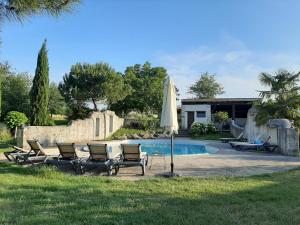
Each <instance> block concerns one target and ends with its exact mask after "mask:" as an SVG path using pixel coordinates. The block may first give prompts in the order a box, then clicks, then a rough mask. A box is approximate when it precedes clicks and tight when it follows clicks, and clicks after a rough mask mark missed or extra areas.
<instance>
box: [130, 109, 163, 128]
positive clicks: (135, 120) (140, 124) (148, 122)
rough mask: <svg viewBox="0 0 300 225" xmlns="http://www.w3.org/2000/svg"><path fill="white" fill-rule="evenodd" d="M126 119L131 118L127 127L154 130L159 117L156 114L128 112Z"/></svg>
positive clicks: (157, 125) (157, 126)
mask: <svg viewBox="0 0 300 225" xmlns="http://www.w3.org/2000/svg"><path fill="white" fill-rule="evenodd" d="M127 119H130V120H132V121H131V122H130V123H129V124H128V125H127V128H131V129H141V130H156V129H157V128H159V118H158V116H157V115H156V114H140V113H130V114H129V115H128V117H127Z"/></svg>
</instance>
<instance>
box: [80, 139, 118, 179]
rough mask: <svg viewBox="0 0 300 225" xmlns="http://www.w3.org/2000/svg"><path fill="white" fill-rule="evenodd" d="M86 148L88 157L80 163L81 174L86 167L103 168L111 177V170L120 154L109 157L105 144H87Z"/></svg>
mask: <svg viewBox="0 0 300 225" xmlns="http://www.w3.org/2000/svg"><path fill="white" fill-rule="evenodd" d="M87 146H88V150H89V153H90V155H89V157H88V158H87V159H86V160H81V161H80V165H81V173H84V172H85V170H86V168H87V167H88V166H102V167H103V166H104V167H105V168H106V170H107V172H108V175H109V176H110V175H112V169H113V168H114V167H115V164H116V163H117V161H118V158H120V154H117V155H115V156H114V157H110V155H109V152H108V148H107V144H87ZM115 168H116V167H115Z"/></svg>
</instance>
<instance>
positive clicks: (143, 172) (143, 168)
mask: <svg viewBox="0 0 300 225" xmlns="http://www.w3.org/2000/svg"><path fill="white" fill-rule="evenodd" d="M145 174H146V163H145V161H143V162H142V175H143V176H145Z"/></svg>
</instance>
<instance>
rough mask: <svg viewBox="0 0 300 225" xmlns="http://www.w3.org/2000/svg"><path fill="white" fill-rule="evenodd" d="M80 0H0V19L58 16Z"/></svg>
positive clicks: (19, 19) (20, 19)
mask: <svg viewBox="0 0 300 225" xmlns="http://www.w3.org/2000/svg"><path fill="white" fill-rule="evenodd" d="M79 2H80V0H0V20H1V21H4V20H5V19H6V20H18V21H22V20H24V19H25V18H27V17H29V16H32V15H34V14H43V13H46V14H50V15H52V16H58V15H59V14H60V13H61V12H64V11H69V10H71V9H72V6H73V5H74V4H77V3H79Z"/></svg>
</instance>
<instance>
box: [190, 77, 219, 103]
mask: <svg viewBox="0 0 300 225" xmlns="http://www.w3.org/2000/svg"><path fill="white" fill-rule="evenodd" d="M188 93H190V94H193V95H195V96H196V97H197V98H202V99H204V98H208V99H212V98H215V97H216V96H217V95H221V94H223V93H224V88H223V86H222V85H221V84H219V83H218V82H217V81H216V78H215V75H211V74H209V73H207V72H206V73H203V74H202V75H201V77H200V79H199V80H198V81H196V83H195V84H193V85H192V86H190V87H189V90H188Z"/></svg>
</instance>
